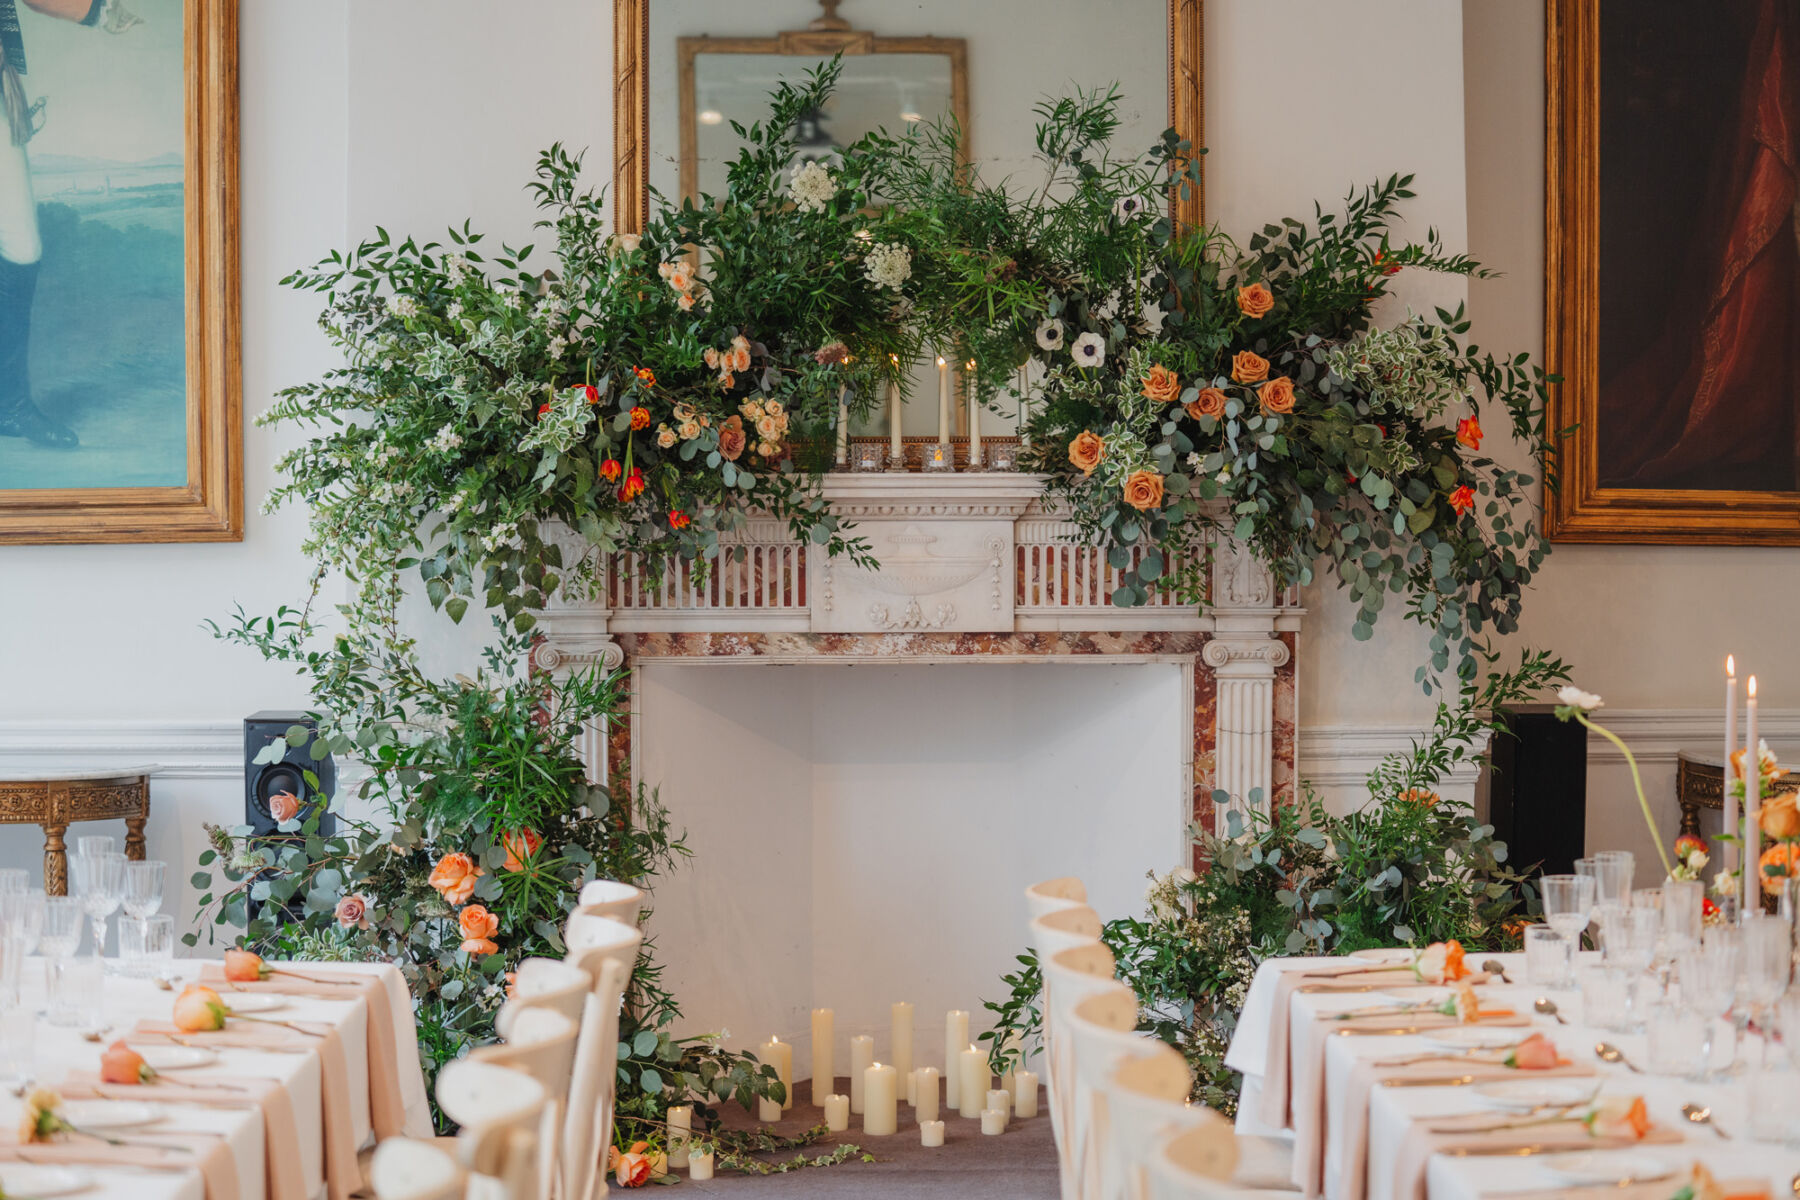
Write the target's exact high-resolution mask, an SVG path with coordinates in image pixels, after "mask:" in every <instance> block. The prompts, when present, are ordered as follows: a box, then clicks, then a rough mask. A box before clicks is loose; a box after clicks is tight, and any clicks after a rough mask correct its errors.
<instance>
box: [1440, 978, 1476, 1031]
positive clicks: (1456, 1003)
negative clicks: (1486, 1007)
mask: <svg viewBox="0 0 1800 1200" xmlns="http://www.w3.org/2000/svg"><path fill="white" fill-rule="evenodd" d="M1441 1011H1442V1012H1443V1013H1444V1015H1445V1016H1448V1017H1455V1018H1456V1019H1457V1021H1458V1023H1460V1024H1463V1025H1473V1024H1475V1023H1476V1022H1477V1021H1479V1020H1481V1001H1480V1000H1477V999H1476V998H1475V989H1474V988H1473V987H1471V986H1469V984H1468V982H1467V981H1466V980H1464V981H1461V982H1459V983H1457V985H1456V987H1455V988H1453V989H1452V990H1451V992H1450V998H1449V999H1448V1000H1446V1001H1444V1007H1443V1009H1442V1010H1441Z"/></svg>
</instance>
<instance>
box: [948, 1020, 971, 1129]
mask: <svg viewBox="0 0 1800 1200" xmlns="http://www.w3.org/2000/svg"><path fill="white" fill-rule="evenodd" d="M968 1044H969V1014H968V1013H967V1012H965V1011H963V1010H962V1009H960V1008H953V1009H951V1010H950V1011H949V1012H947V1013H945V1014H944V1103H945V1105H947V1106H948V1107H950V1108H956V1109H960V1108H961V1107H962V1100H961V1097H962V1071H961V1069H960V1068H959V1067H958V1066H957V1058H956V1056H957V1055H959V1054H961V1053H962V1049H963V1047H964V1046H966V1045H968Z"/></svg>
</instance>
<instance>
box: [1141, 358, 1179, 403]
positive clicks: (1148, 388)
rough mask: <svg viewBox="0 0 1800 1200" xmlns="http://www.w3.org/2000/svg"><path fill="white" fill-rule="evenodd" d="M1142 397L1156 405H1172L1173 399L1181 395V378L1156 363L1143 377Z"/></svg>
mask: <svg viewBox="0 0 1800 1200" xmlns="http://www.w3.org/2000/svg"><path fill="white" fill-rule="evenodd" d="M1144 395H1146V396H1148V397H1150V399H1152V400H1154V401H1156V402H1157V403H1158V404H1172V403H1174V401H1175V397H1177V396H1179V395H1181V376H1179V375H1177V374H1176V373H1175V372H1173V371H1171V370H1169V368H1167V367H1165V366H1163V365H1162V364H1161V363H1157V364H1156V365H1155V366H1154V367H1151V368H1150V373H1149V374H1148V375H1146V376H1144Z"/></svg>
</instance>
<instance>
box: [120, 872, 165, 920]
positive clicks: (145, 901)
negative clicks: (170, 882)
mask: <svg viewBox="0 0 1800 1200" xmlns="http://www.w3.org/2000/svg"><path fill="white" fill-rule="evenodd" d="M167 871H168V864H167V863H160V862H155V861H149V862H128V863H126V864H125V911H126V913H128V914H129V915H131V916H133V917H136V918H137V919H138V920H140V921H141V920H143V919H144V918H145V917H147V916H149V915H151V914H152V913H154V912H156V910H157V909H159V908H161V907H162V902H163V876H164V875H165V874H166V873H167Z"/></svg>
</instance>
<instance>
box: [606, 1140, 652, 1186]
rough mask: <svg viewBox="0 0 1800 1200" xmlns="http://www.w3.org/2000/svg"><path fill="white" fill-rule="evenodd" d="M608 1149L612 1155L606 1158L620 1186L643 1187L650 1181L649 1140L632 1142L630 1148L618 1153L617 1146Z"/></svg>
mask: <svg viewBox="0 0 1800 1200" xmlns="http://www.w3.org/2000/svg"><path fill="white" fill-rule="evenodd" d="M610 1149H611V1151H612V1155H611V1158H610V1159H609V1160H608V1165H610V1166H611V1168H612V1173H613V1178H614V1179H616V1180H617V1181H618V1183H619V1186H620V1187H628V1188H636V1187H643V1186H644V1185H645V1184H646V1183H648V1182H650V1154H649V1150H650V1143H649V1142H633V1143H632V1144H631V1149H629V1150H627V1151H625V1152H624V1153H623V1154H621V1153H619V1148H618V1147H617V1146H613V1147H611V1148H610Z"/></svg>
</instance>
